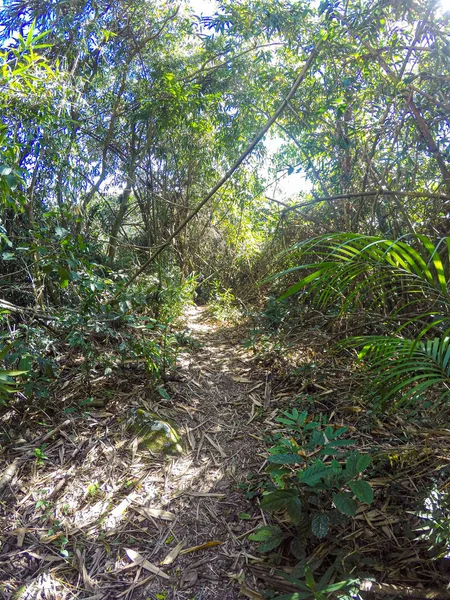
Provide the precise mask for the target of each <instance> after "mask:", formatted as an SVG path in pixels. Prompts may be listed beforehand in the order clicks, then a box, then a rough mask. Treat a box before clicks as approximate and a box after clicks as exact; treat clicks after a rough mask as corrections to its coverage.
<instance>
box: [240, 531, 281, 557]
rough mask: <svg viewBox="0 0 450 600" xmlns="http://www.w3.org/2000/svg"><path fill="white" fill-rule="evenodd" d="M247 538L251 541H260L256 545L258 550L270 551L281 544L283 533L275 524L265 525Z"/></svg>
mask: <svg viewBox="0 0 450 600" xmlns="http://www.w3.org/2000/svg"><path fill="white" fill-rule="evenodd" d="M248 539H249V540H250V541H252V542H262V543H261V544H260V545H259V546H258V551H259V552H270V551H271V550H274V549H275V548H277V547H278V546H279V545H280V544H281V542H282V541H283V540H284V534H283V532H282V530H281V529H280V528H279V527H277V526H276V525H266V526H265V527H261V528H260V529H258V530H257V531H255V532H253V533H251V534H250V535H249V536H248Z"/></svg>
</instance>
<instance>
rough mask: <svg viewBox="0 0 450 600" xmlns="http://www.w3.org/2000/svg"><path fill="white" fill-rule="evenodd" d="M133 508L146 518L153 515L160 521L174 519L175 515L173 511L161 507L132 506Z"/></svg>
mask: <svg viewBox="0 0 450 600" xmlns="http://www.w3.org/2000/svg"><path fill="white" fill-rule="evenodd" d="M133 510H135V511H136V512H137V513H139V514H140V515H142V516H143V517H146V518H147V519H149V518H151V517H153V518H154V519H161V520H162V521H175V515H174V514H173V513H171V512H169V511H168V510H162V509H161V508H148V507H147V506H133Z"/></svg>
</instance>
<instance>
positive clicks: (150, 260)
mask: <svg viewBox="0 0 450 600" xmlns="http://www.w3.org/2000/svg"><path fill="white" fill-rule="evenodd" d="M321 44H322V40H319V42H318V43H317V45H316V47H315V48H314V49H313V50H312V52H311V53H310V55H309V57H308V59H307V60H306V62H305V64H304V66H303V68H302V70H301V72H300V74H299V76H298V77H297V79H296V80H295V82H294V84H293V86H292V87H291V89H290V91H289V94H288V95H287V96H286V98H285V99H284V100H283V102H282V103H281V104H280V106H279V107H278V108H277V110H276V111H275V113H274V114H273V116H272V117H271V118H270V119H268V120H267V121H266V123H265V124H264V126H263V127H262V128H261V129H260V130H259V132H258V133H257V134H256V136H255V137H254V138H253V140H252V141H251V142H250V144H249V145H248V146H247V148H246V149H245V150H244V152H243V153H242V154H241V155H240V156H239V158H238V159H237V160H236V161H235V162H234V163H233V165H232V166H231V167H230V168H229V169H228V171H227V172H226V173H225V175H224V176H223V177H222V179H221V180H220V181H219V182H218V183H216V185H215V186H214V187H213V188H212V189H211V190H210V191H209V192H208V194H207V195H206V196H205V197H204V198H203V200H202V201H201V202H200V204H199V205H198V206H197V208H196V209H195V210H193V211H192V212H191V213H190V214H189V215H188V216H187V217H186V219H185V220H184V221H183V222H182V223H181V225H179V226H178V227H177V229H176V230H175V231H174V232H173V233H172V235H171V236H170V237H169V238H168V239H167V240H166V241H165V242H164V244H162V245H161V246H160V247H159V248H158V249H157V250H156V251H155V252H154V253H153V254H152V255H151V256H150V257H149V258H148V259H147V260H146V261H145V262H144V264H143V265H142V266H141V267H140V268H139V269H138V270H137V271H136V272H135V273H134V274H133V275H132V276H131V277H130V278H129V279H128V281H126V282H125V284H124V285H123V286H122V289H121V290H120V291H119V292H117V293H116V294H115V296H114V297H113V299H112V301H113V302H116V301H117V298H118V297H119V296H120V294H121V292H122V291H123V290H125V289H126V288H127V287H129V286H130V285H131V284H132V283H133V281H135V280H136V279H137V278H138V277H139V275H141V273H143V272H144V271H145V270H146V269H147V267H148V266H149V265H151V264H152V263H153V262H154V260H155V259H156V258H157V257H158V256H159V255H160V254H161V252H162V251H163V250H164V249H165V248H167V246H169V244H170V243H171V242H172V240H174V239H175V238H176V237H177V235H178V234H179V233H180V232H181V231H182V230H183V229H184V228H185V227H186V225H187V224H188V223H189V222H190V221H191V220H192V219H193V218H194V217H195V216H196V215H197V214H198V213H199V212H200V211H201V209H202V208H203V207H204V206H205V204H207V203H208V202H209V200H211V198H212V197H213V196H214V195H215V194H216V192H218V190H220V188H221V187H222V186H223V185H224V183H226V182H227V181H228V179H230V177H231V176H232V175H233V174H234V173H235V171H237V169H238V168H239V167H240V166H241V164H242V163H243V162H244V160H245V159H246V158H247V157H248V156H249V155H250V154H251V152H252V151H253V150H254V149H255V147H256V145H257V144H258V143H259V142H260V141H261V140H262V138H263V137H264V136H265V134H266V133H267V132H268V131H269V129H270V128H271V126H272V125H273V124H274V123H275V121H276V120H277V119H278V117H279V116H280V115H281V113H282V112H283V110H284V109H285V107H286V106H287V105H288V103H289V101H290V100H291V98H292V97H293V96H294V94H295V92H296V91H297V89H298V88H299V86H300V84H301V83H302V82H303V80H304V79H305V77H306V74H307V73H308V71H309V68H310V66H311V64H312V62H313V61H314V59H315V58H316V57H317V55H318V52H319V48H320V46H321Z"/></svg>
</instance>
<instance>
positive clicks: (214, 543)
mask: <svg viewBox="0 0 450 600" xmlns="http://www.w3.org/2000/svg"><path fill="white" fill-rule="evenodd" d="M222 544H223V542H217V541H216V542H205V543H204V544H200V546H192V548H186V550H182V551H181V552H180V554H188V553H189V552H197V551H198V550H204V549H205V548H213V547H214V546H221V545H222Z"/></svg>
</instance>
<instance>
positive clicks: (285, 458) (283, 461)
mask: <svg viewBox="0 0 450 600" xmlns="http://www.w3.org/2000/svg"><path fill="white" fill-rule="evenodd" d="M267 461H268V462H270V463H274V464H276V465H297V464H300V463H302V462H303V461H304V459H303V458H302V457H301V456H299V455H298V454H273V455H271V456H269V457H268V458H267Z"/></svg>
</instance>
